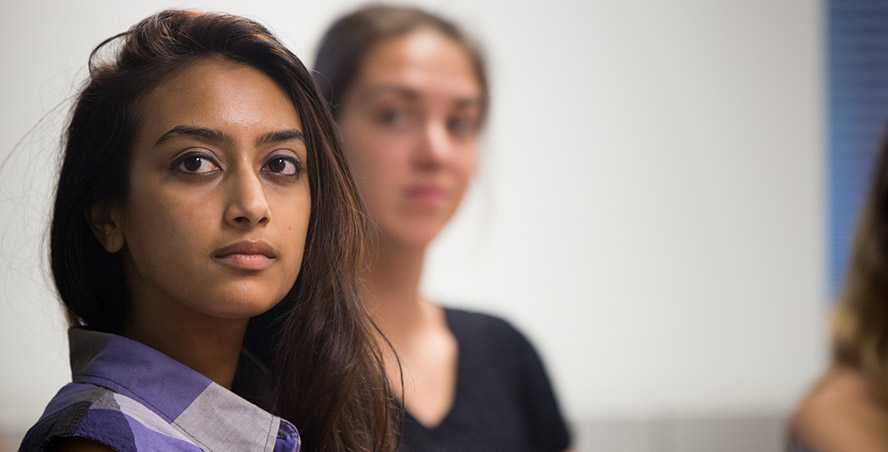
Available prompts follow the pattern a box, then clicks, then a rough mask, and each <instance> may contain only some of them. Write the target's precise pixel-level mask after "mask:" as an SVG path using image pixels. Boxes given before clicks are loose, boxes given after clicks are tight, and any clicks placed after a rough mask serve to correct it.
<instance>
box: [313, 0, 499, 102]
mask: <svg viewBox="0 0 888 452" xmlns="http://www.w3.org/2000/svg"><path fill="white" fill-rule="evenodd" d="M421 29H429V30H433V31H436V32H438V33H441V34H442V35H444V36H446V37H447V38H449V39H451V40H453V42H455V43H456V44H458V45H459V46H460V47H462V48H463V49H464V50H465V52H466V55H467V56H468V57H469V60H470V62H471V64H472V67H473V69H474V70H475V76H476V77H477V78H478V84H479V85H480V87H481V112H482V119H484V118H486V116H487V112H488V105H489V103H490V87H489V85H488V83H487V64H486V62H485V58H484V55H483V52H482V51H481V48H480V46H479V45H478V43H476V42H475V41H474V40H472V39H471V38H470V37H469V36H468V35H467V34H466V33H465V32H464V31H463V30H462V29H461V28H460V27H459V26H457V25H456V24H455V23H454V22H452V21H450V20H448V19H447V18H444V17H442V16H440V15H437V14H433V13H430V12H428V11H425V10H423V9H420V8H415V7H410V6H394V5H384V4H371V5H367V6H364V7H361V8H358V9H356V10H354V11H352V12H350V13H348V14H346V15H344V16H342V17H340V18H339V19H337V20H336V21H335V22H333V24H331V25H330V27H329V28H328V29H327V31H326V32H325V33H324V36H323V38H321V42H320V44H319V45H318V50H317V54H316V55H315V61H314V75H315V80H316V81H317V83H318V86H319V87H320V88H321V92H322V94H323V95H324V97H325V98H326V100H327V102H328V103H329V105H330V109H331V110H332V111H333V115H334V116H336V117H337V118H338V117H339V116H340V113H341V106H342V100H343V98H344V97H345V95H346V93H347V92H348V90H349V88H351V85H352V84H353V83H354V81H355V77H357V75H358V74H360V69H361V65H362V64H363V63H364V60H365V58H366V56H367V54H368V53H370V51H371V50H372V49H373V48H374V47H375V46H377V45H378V44H380V43H381V42H382V41H384V40H386V39H389V38H395V37H399V36H403V35H406V34H409V33H411V32H413V31H418V30H421Z"/></svg>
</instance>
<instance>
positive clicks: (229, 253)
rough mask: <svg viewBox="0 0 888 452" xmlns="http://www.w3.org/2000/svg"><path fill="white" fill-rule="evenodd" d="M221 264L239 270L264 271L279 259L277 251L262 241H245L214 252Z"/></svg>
mask: <svg viewBox="0 0 888 452" xmlns="http://www.w3.org/2000/svg"><path fill="white" fill-rule="evenodd" d="M213 257H214V258H215V259H216V260H217V261H218V262H219V263H221V264H223V265H226V266H228V267H232V268H234V269H237V270H248V271H259V270H264V269H266V268H268V267H269V266H271V264H273V263H274V260H275V259H277V251H276V250H275V249H274V247H272V246H271V245H269V244H268V242H265V241H262V240H257V241H253V240H243V241H240V242H237V243H233V244H231V245H228V246H226V247H223V248H219V249H218V250H216V251H214V252H213Z"/></svg>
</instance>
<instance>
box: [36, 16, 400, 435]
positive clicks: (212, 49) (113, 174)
mask: <svg viewBox="0 0 888 452" xmlns="http://www.w3.org/2000/svg"><path fill="white" fill-rule="evenodd" d="M107 53H110V54H111V56H110V57H105V58H103V57H100V55H102V54H107ZM210 56H222V57H224V58H227V59H230V60H232V61H235V62H239V63H242V64H245V65H248V66H251V67H253V68H255V69H257V70H259V71H261V72H263V73H264V74H266V75H267V76H268V77H270V78H271V79H272V80H274V81H275V82H276V83H277V84H278V85H279V86H280V87H281V88H282V89H283V91H284V92H285V93H286V94H287V95H288V96H289V98H290V100H291V101H292V103H293V105H294V106H295V108H296V111H297V112H298V114H299V118H300V120H301V122H302V124H303V125H304V128H305V130H304V133H305V143H306V146H307V148H308V151H309V152H308V165H307V167H308V177H309V184H310V190H311V217H310V219H309V227H308V233H307V236H306V241H305V253H304V258H303V262H302V268H301V271H300V274H299V276H298V278H297V280H296V281H295V283H294V285H293V287H292V289H291V290H290V292H289V293H288V294H287V296H286V297H285V298H284V299H283V300H282V301H281V302H280V303H279V304H278V305H277V306H276V307H275V308H274V309H272V310H271V311H270V312H268V313H265V314H263V315H262V316H259V317H257V318H255V319H253V320H252V321H251V323H250V326H249V327H248V332H247V335H246V338H245V348H247V349H249V350H250V351H252V352H255V354H256V355H258V356H260V357H264V358H266V359H267V360H268V363H269V364H270V366H271V369H272V377H273V380H274V381H273V385H272V387H273V395H272V396H271V400H272V402H271V403H270V406H267V407H265V408H267V409H269V410H271V411H273V412H275V413H276V414H279V415H280V416H282V417H284V418H285V419H288V420H290V421H292V422H293V423H295V424H296V426H297V427H298V428H299V430H300V432H301V435H302V437H303V442H304V445H305V450H309V451H337V452H338V451H371V450H372V451H388V450H393V449H394V448H395V447H396V438H395V431H394V428H393V425H394V424H395V423H394V420H393V413H394V411H393V410H394V408H393V402H392V397H391V394H390V390H389V389H388V386H387V384H386V380H385V371H384V366H383V361H382V356H381V354H380V351H379V350H378V348H377V346H376V345H375V344H376V343H375V341H374V335H373V333H374V328H375V326H374V325H373V324H372V322H371V321H370V320H369V316H368V315H367V313H366V311H365V310H364V308H363V305H362V304H361V303H360V300H359V298H358V295H357V290H356V272H357V270H358V268H359V266H360V265H361V260H362V254H363V248H362V247H363V243H364V236H365V229H366V220H365V211H364V207H363V205H362V203H361V201H360V198H359V197H358V194H357V191H356V188H355V185H354V182H353V181H352V179H351V176H350V174H349V171H348V168H347V166H346V164H345V160H344V158H343V155H342V152H341V150H340V145H339V143H338V140H337V138H336V133H335V128H334V122H333V119H332V116H331V114H330V113H329V111H328V109H327V107H326V106H325V103H324V102H323V100H322V97H321V95H320V94H319V92H318V90H317V88H316V86H315V84H314V82H313V80H312V78H311V75H310V74H309V72H308V70H307V69H306V68H305V67H304V66H303V64H302V63H301V62H300V61H299V59H298V58H297V57H296V56H295V55H293V53H291V52H290V51H289V50H288V49H287V48H286V47H285V46H284V45H283V44H281V43H280V42H279V41H278V40H277V39H276V38H275V37H274V36H273V35H272V34H271V33H270V32H269V31H268V30H267V29H266V28H265V27H263V26H262V25H260V24H258V23H256V22H254V21H251V20H248V19H245V18H242V17H237V16H232V15H226V14H216V13H198V12H191V11H178V10H167V11H163V12H160V13H158V14H155V15H153V16H150V17H148V18H146V19H144V20H142V21H141V22H139V23H138V24H136V25H134V26H133V27H132V28H130V29H129V30H128V31H126V32H124V33H121V34H119V35H116V36H113V37H111V38H109V39H107V40H106V41H104V42H102V43H101V44H99V46H98V47H96V48H95V50H93V52H92V54H91V55H90V59H89V78H88V80H87V81H86V83H85V86H84V87H83V88H82V91H81V92H80V94H79V96H78V97H77V99H76V103H75V105H74V107H73V110H72V113H71V119H70V123H69V125H68V127H67V130H66V132H65V137H64V138H65V140H64V146H63V159H62V166H61V172H60V175H59V180H58V186H57V189H56V194H55V205H54V208H53V215H52V224H51V228H50V262H51V268H52V273H53V278H54V281H55V285H56V288H57V290H58V292H59V296H60V298H61V301H62V303H63V304H64V305H65V307H66V308H67V311H68V316H69V319H70V320H71V321H72V323H75V324H79V325H82V326H85V327H87V328H90V329H94V330H98V331H104V332H110V333H119V332H120V331H121V329H122V327H123V325H124V322H125V321H126V318H127V315H128V314H129V310H130V301H129V294H128V289H127V287H126V278H124V274H123V266H122V263H121V261H120V258H118V257H117V256H116V255H112V254H109V253H107V252H105V250H104V249H103V248H102V247H101V246H100V245H99V243H98V241H97V240H96V239H95V237H94V235H93V234H92V231H91V229H90V227H89V225H88V223H87V219H86V212H87V211H88V210H89V209H90V208H91V207H92V206H94V205H96V204H98V203H107V202H117V203H124V202H125V200H126V197H127V189H128V185H129V171H128V165H129V161H130V153H131V148H132V144H133V139H134V135H135V133H136V131H137V128H138V127H139V124H140V123H139V121H140V115H139V113H138V108H137V107H138V105H137V104H138V102H139V101H140V99H142V98H143V97H144V96H145V95H146V94H147V93H148V92H149V91H150V90H151V89H152V88H153V87H155V86H157V85H158V84H159V83H161V82H162V81H163V80H164V79H165V77H168V76H169V75H170V74H172V73H173V72H174V71H177V70H181V69H182V68H184V67H186V66H188V65H189V64H191V63H193V62H195V61H196V60H199V59H201V58H206V57H210Z"/></svg>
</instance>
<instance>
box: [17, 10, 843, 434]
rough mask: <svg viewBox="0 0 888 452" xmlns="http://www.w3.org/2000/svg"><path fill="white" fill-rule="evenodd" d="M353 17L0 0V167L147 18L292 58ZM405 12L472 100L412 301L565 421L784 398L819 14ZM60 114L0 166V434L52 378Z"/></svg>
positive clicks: (820, 256)
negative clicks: (240, 18) (249, 25)
mask: <svg viewBox="0 0 888 452" xmlns="http://www.w3.org/2000/svg"><path fill="white" fill-rule="evenodd" d="M352 4H353V2H350V1H327V2H276V3H275V2H260V1H250V2H237V1H217V2H209V1H203V2H167V1H139V2H117V1H90V2H49V1H32V2H16V1H9V0H4V5H2V11H4V14H3V15H2V16H0V43H3V44H2V47H0V61H2V62H3V67H4V70H3V71H2V74H3V75H0V80H2V81H3V83H0V100H2V104H0V105H2V106H0V157H2V156H5V155H7V153H8V152H9V150H10V149H11V148H13V146H14V145H15V143H16V142H17V141H18V140H19V139H20V138H21V137H22V136H25V134H26V133H27V132H28V130H29V128H31V127H32V126H33V125H34V124H35V123H38V121H39V120H40V118H41V116H42V115H44V114H45V113H46V112H48V111H50V110H51V109H52V107H53V106H55V105H56V104H57V103H59V102H60V101H62V100H63V99H64V98H66V97H68V96H70V95H71V94H73V92H74V87H75V86H77V84H78V83H79V82H80V81H81V80H82V79H83V77H84V75H85V72H84V64H85V61H86V57H87V55H88V53H89V51H90V49H91V48H92V47H93V46H94V45H95V44H97V43H98V42H99V41H100V40H102V39H103V38H105V37H107V36H109V35H111V34H113V33H116V32H118V31H121V30H123V29H125V28H126V27H127V26H129V25H131V24H132V23H134V22H136V21H137V20H139V19H141V18H142V17H144V16H146V15H148V14H149V13H152V12H155V11H157V10H160V9H162V8H164V7H167V6H173V5H180V6H181V5H185V6H188V7H195V8H210V9H214V10H225V11H230V12H234V13H238V14H243V15H247V16H250V17H253V18H256V19H258V20H260V21H262V22H264V23H266V24H267V25H269V26H270V27H271V28H272V29H273V30H274V31H276V32H277V33H278V34H279V35H280V36H281V37H282V38H283V39H284V41H285V42H287V43H288V44H290V45H291V46H292V48H293V49H294V50H295V51H296V53H297V54H299V55H301V56H304V57H305V59H306V60H310V55H311V52H312V51H313V49H314V43H315V42H316V40H317V39H318V37H319V35H320V33H321V31H322V30H323V28H324V27H325V26H326V24H327V23H328V22H329V21H330V20H331V19H332V18H333V17H334V16H335V15H336V14H338V13H340V12H342V11H344V10H345V9H347V8H348V7H349V6H351V5H352ZM424 4H425V5H427V6H431V7H434V8H438V9H440V10H442V11H445V12H448V13H450V14H452V15H453V16H455V17H456V18H458V19H460V20H461V21H463V22H464V23H465V24H466V25H467V27H468V28H469V29H470V30H472V31H473V32H475V33H476V34H477V35H479V36H480V37H481V38H482V41H483V42H484V44H485V46H486V48H487V50H488V53H489V54H490V56H491V63H492V71H493V78H492V85H493V89H494V93H493V96H494V97H493V117H492V119H493V121H492V123H491V124H490V129H489V133H488V136H487V139H486V141H487V143H486V145H485V149H484V151H483V152H484V153H485V156H484V165H485V166H484V169H483V174H482V176H481V178H480V179H479V181H478V184H477V186H476V187H475V190H474V192H473V193H472V195H471V197H470V200H469V202H468V203H467V205H466V206H465V208H464V209H463V210H462V211H461V213H460V214H459V217H458V219H457V220H456V221H455V222H454V223H453V224H452V226H451V227H450V228H449V229H448V230H447V231H446V233H445V235H444V237H442V239H441V240H440V241H439V242H438V243H437V244H436V246H435V248H434V250H433V253H432V256H431V259H430V262H429V270H430V271H429V273H428V278H427V279H426V281H425V285H426V287H427V289H428V291H429V293H431V294H433V295H434V296H435V297H436V298H438V299H441V300H447V301H449V302H451V303H452V304H461V305H464V306H470V307H476V308H480V309H484V310H486V311H493V312H498V313H500V314H502V315H505V316H506V317H508V318H510V319H512V320H513V321H514V322H515V323H516V324H518V325H519V326H520V327H522V329H524V330H525V332H526V333H527V334H528V335H529V336H531V338H532V339H533V340H534V341H535V343H536V344H537V345H538V347H539V348H540V349H541V350H542V352H543V353H544V355H545V359H546V361H547V363H548V365H549V368H550V371H551V373H552V375H553V378H554V379H555V381H556V383H557V385H558V392H559V393H560V395H561V398H562V401H563V404H564V406H565V408H566V410H567V413H568V415H569V416H570V418H571V419H573V420H584V419H592V418H606V417H610V418H614V417H645V416H658V415H688V416H693V415H709V414H715V413H722V414H724V413H744V412H771V413H774V412H777V413H780V412H784V411H785V410H787V409H788V408H789V407H791V405H792V403H793V400H794V399H795V398H796V397H798V395H799V394H800V392H802V391H803V390H804V388H805V387H806V386H807V384H808V383H809V381H810V379H811V378H812V377H813V376H814V375H815V374H816V372H817V371H818V369H819V368H820V366H822V364H823V363H824V362H825V357H826V347H825V345H826V343H825V337H824V334H823V332H824V326H825V315H826V308H827V290H826V275H825V250H826V246H825V243H824V241H825V239H826V234H825V231H824V223H825V220H824V219H825V201H824V200H825V197H826V194H825V183H824V174H825V171H824V167H823V165H824V163H823V162H824V157H823V146H824V143H823V141H824V140H823V136H824V135H825V132H824V125H825V122H824V121H825V120H824V113H823V103H824V96H823V94H822V91H823V90H824V82H823V75H822V72H823V68H824V65H823V62H822V58H823V57H822V54H821V53H822V51H821V47H822V45H823V43H822V41H823V38H822V34H823V30H822V28H823V25H822V20H821V2H815V1H804V0H790V1H781V2H771V1H766V0H755V1H749V2H733V1H728V0H721V1H716V2H713V1H707V0H683V1H679V2H668V1H662V0H651V1H641V0H633V1H622V0H598V1H590V2H558V3H556V2H541V1H537V2H486V3H478V2H474V1H469V0H459V1H449V2H444V1H438V2H433V1H427V2H424ZM65 113H66V111H65V110H64V109H60V110H57V111H51V112H50V113H49V115H48V116H47V119H46V120H45V121H43V122H42V123H40V125H38V127H37V128H36V129H35V130H34V131H33V132H32V133H31V134H29V135H27V137H26V139H25V141H24V142H23V143H22V144H21V145H20V146H19V148H18V149H17V150H16V151H15V152H16V153H15V154H14V155H13V156H12V158H11V160H10V162H9V164H8V165H7V166H6V167H5V168H4V169H3V170H2V172H0V217H2V218H4V221H3V222H2V224H0V406H3V409H0V433H2V431H9V432H16V431H20V430H21V429H24V428H27V426H28V425H29V424H30V423H31V422H32V421H33V420H34V419H36V417H38V416H39V414H40V412H41V411H42V408H43V405H44V404H45V402H46V401H47V400H48V399H49V398H50V397H52V395H53V394H54V392H55V390H56V389H57V388H58V387H59V386H60V385H61V384H63V383H64V382H65V381H66V380H67V378H69V376H68V367H67V361H66V360H67V357H66V353H67V352H66V343H65V339H64V330H65V327H64V321H63V319H62V317H61V315H60V314H59V312H58V309H57V307H56V304H55V301H54V299H53V292H52V289H51V285H50V284H49V283H48V281H49V280H48V278H47V277H46V276H45V275H44V274H43V273H42V272H41V270H40V268H41V265H43V264H42V263H43V262H45V259H43V258H42V256H43V255H44V254H45V253H44V251H43V250H42V249H41V248H40V247H41V246H42V243H43V235H44V232H45V227H44V226H43V225H44V224H45V223H46V217H47V212H48V210H47V208H48V202H49V199H50V190H51V184H52V182H51V181H52V178H53V169H54V167H55V154H54V152H55V150H56V147H55V144H56V142H57V137H58V134H59V131H60V127H61V125H62V124H63V122H64V117H65Z"/></svg>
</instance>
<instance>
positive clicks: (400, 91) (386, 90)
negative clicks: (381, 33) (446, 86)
mask: <svg viewBox="0 0 888 452" xmlns="http://www.w3.org/2000/svg"><path fill="white" fill-rule="evenodd" d="M385 94H394V95H396V96H399V97H404V98H406V99H408V100H410V101H415V100H417V99H419V98H420V97H421V96H420V94H419V92H417V91H416V90H414V89H412V88H407V87H404V86H399V85H388V84H384V85H375V86H371V87H369V88H367V90H366V94H365V96H366V97H374V96H382V95H385ZM482 103H483V102H482V100H481V97H480V96H478V97H458V98H456V99H454V100H453V105H454V107H456V108H458V109H466V108H470V107H475V106H481V105H482Z"/></svg>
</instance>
